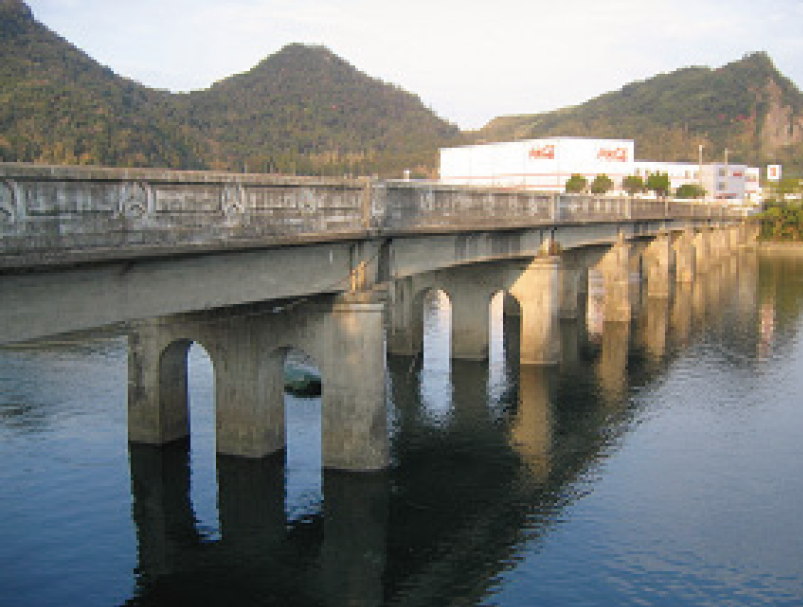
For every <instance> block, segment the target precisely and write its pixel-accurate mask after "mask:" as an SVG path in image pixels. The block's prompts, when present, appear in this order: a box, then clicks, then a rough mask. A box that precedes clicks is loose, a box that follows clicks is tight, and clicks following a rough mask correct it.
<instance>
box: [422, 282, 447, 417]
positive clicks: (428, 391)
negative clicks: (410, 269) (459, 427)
mask: <svg viewBox="0 0 803 607" xmlns="http://www.w3.org/2000/svg"><path fill="white" fill-rule="evenodd" d="M421 305H422V308H423V317H424V319H423V321H424V322H423V326H424V340H423V355H422V365H421V374H420V390H421V405H422V407H423V409H424V413H425V414H426V416H427V417H428V418H429V419H430V420H431V421H433V422H435V423H440V422H441V421H443V420H444V419H445V418H446V417H448V416H449V415H450V412H451V409H452V383H451V370H452V358H451V349H452V302H451V299H450V297H449V295H448V294H447V293H446V292H445V291H443V290H440V289H429V290H427V291H426V292H424V293H422V302H421Z"/></svg>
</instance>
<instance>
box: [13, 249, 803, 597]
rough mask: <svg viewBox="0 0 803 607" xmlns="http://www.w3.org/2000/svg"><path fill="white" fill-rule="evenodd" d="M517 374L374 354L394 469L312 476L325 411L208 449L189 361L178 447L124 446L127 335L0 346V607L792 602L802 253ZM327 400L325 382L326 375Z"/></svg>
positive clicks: (802, 541)
mask: <svg viewBox="0 0 803 607" xmlns="http://www.w3.org/2000/svg"><path fill="white" fill-rule="evenodd" d="M634 296H635V298H636V301H637V306H636V308H637V316H636V318H634V320H633V322H632V323H630V324H629V325H628V324H626V323H625V324H622V323H602V322H601V319H600V316H599V313H598V311H597V310H598V309H597V307H596V306H597V304H598V302H597V300H596V298H595V297H596V296H595V293H593V292H592V296H591V298H590V299H589V304H588V306H587V307H585V308H584V309H583V315H582V320H581V321H577V322H563V323H562V346H563V353H564V362H563V363H562V364H561V365H560V366H557V367H554V368H548V369H539V368H526V369H521V370H520V369H519V366H518V364H517V363H516V362H515V361H516V360H517V354H516V348H517V337H516V336H517V331H518V328H517V319H516V318H515V317H510V318H506V319H505V321H504V322H503V321H502V320H501V315H500V310H501V305H500V302H499V301H498V300H497V301H495V303H494V305H495V314H494V319H495V320H494V323H493V327H492V344H491V360H490V363H473V362H461V361H451V362H450V361H449V357H448V352H449V306H448V300H446V299H445V297H444V296H440V297H433V298H431V299H429V300H428V304H427V305H428V308H427V315H426V335H425V352H424V355H423V356H422V357H421V358H419V359H410V358H400V357H390V358H389V361H388V380H387V381H388V411H389V420H390V426H391V435H392V439H391V440H392V442H391V451H392V467H391V468H390V470H388V471H387V472H384V473H379V474H367V475H349V474H342V473H335V472H329V471H326V472H322V471H321V468H320V464H319V462H320V400H319V399H316V398H308V399H304V398H293V397H290V396H288V397H287V400H286V403H287V411H288V416H287V424H288V449H287V451H286V454H285V455H284V456H281V457H273V458H269V459H268V460H266V461H262V462H252V461H241V460H237V459H231V458H225V457H216V456H215V454H214V432H213V428H214V421H213V415H214V414H213V379H212V367H211V363H210V361H209V359H208V357H207V356H206V354H205V352H204V351H203V350H202V349H201V348H199V347H193V348H192V349H191V353H190V392H191V401H192V403H191V412H192V422H191V425H192V441H191V444H178V445H174V446H171V447H169V448H164V449H156V448H148V447H142V446H139V447H134V446H132V447H129V445H128V444H127V442H126V374H127V369H126V365H127V360H126V356H127V355H126V341H125V337H121V336H114V335H93V336H83V337H81V338H72V339H67V338H65V339H62V340H58V341H51V342H46V343H40V344H35V345H27V346H24V347H17V348H13V349H4V350H0V605H2V606H12V605H13V606H16V605H20V606H44V605H52V606H56V605H58V606H64V605H76V606H77V605H81V606H94V605H98V606H100V605H103V606H108V605H171V606H172V605H179V604H188V605H190V604H197V605H215V604H220V605H227V606H232V605H281V606H283V607H291V606H294V605H333V606H335V605H336V606H341V605H355V606H357V605H359V606H362V605H365V606H378V605H405V606H407V605H420V606H428V605H461V606H465V605H502V606H520V605H521V606H523V605H527V606H538V605H556V606H557V605H560V606H564V605H573V606H577V605H583V606H585V605H588V606H596V605H599V606H603V605H604V606H607V605H615V606H619V607H621V606H626V605H639V606H644V605H666V606H670V605H671V606H677V605H684V606H689V605H710V606H723V605H726V606H729V605H734V606H736V605H745V606H747V605H750V606H753V605H773V606H778V605H790V606H791V605H797V606H799V605H803V512H802V511H801V510H802V509H803V396H801V395H803V339H801V331H802V330H803V256H801V257H794V256H780V257H778V256H773V257H768V256H765V255H762V256H760V257H759V258H758V259H757V258H756V257H755V256H752V257H751V256H749V255H748V256H741V257H733V258H731V259H730V260H729V261H727V262H726V263H725V264H723V265H722V266H721V267H719V268H718V269H717V270H716V271H713V272H711V273H709V274H707V275H705V276H702V277H700V278H699V280H698V282H697V284H696V285H695V286H694V287H693V288H682V289H678V290H677V291H676V293H675V294H674V295H673V298H672V299H671V300H670V301H668V302H667V301H666V300H649V299H647V298H646V297H645V296H644V295H643V294H640V293H639V286H638V284H637V283H635V284H634ZM324 390H325V386H324Z"/></svg>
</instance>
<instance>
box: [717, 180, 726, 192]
mask: <svg viewBox="0 0 803 607" xmlns="http://www.w3.org/2000/svg"><path fill="white" fill-rule="evenodd" d="M717 189H718V190H719V191H720V192H724V191H725V190H727V189H728V184H727V183H725V182H724V181H720V182H719V183H718V184H717Z"/></svg>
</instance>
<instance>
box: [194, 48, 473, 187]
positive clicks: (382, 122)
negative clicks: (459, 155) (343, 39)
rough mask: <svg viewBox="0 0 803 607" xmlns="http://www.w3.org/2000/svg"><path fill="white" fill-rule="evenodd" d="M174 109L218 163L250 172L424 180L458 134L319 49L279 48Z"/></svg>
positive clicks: (407, 97) (416, 102) (403, 95)
mask: <svg viewBox="0 0 803 607" xmlns="http://www.w3.org/2000/svg"><path fill="white" fill-rule="evenodd" d="M181 105H182V108H183V111H184V112H186V116H188V121H189V123H190V124H192V125H193V126H194V127H195V128H197V129H198V131H199V132H200V133H201V134H202V135H203V137H204V138H206V139H209V140H212V141H215V142H218V143H219V144H220V147H221V149H222V150H225V153H226V155H227V157H228V158H234V159H235V161H236V162H241V163H245V164H248V165H249V166H252V167H259V168H260V169H264V168H265V167H266V166H278V168H279V169H280V170H282V171H289V170H292V169H296V170H301V171H302V172H309V171H313V172H314V171H315V168H316V167H320V166H327V167H329V169H330V170H332V171H334V173H335V174H336V173H338V172H339V173H344V172H355V168H356V169H357V170H356V172H363V173H365V172H370V171H372V170H376V169H377V168H382V167H386V168H397V169H398V168H411V169H412V168H416V167H419V168H420V169H421V170H431V169H432V168H434V167H435V165H436V163H437V156H436V154H437V149H438V147H440V146H443V145H449V144H452V143H456V142H462V135H461V133H460V131H459V130H458V128H457V127H456V126H454V125H451V124H449V123H447V122H445V121H444V120H441V119H440V118H438V117H437V116H436V115H435V114H434V113H433V112H432V111H430V110H429V109H427V108H426V107H425V106H424V104H423V103H422V102H421V100H420V99H419V98H418V97H416V96H415V95H412V94H410V93H408V92H405V91H403V90H402V89H400V88H398V87H396V86H393V85H390V84H386V83H384V82H381V81H379V80H376V79H374V78H370V77H369V76H367V75H365V74H363V73H362V72H360V71H358V70H357V69H355V68H354V67H352V66H351V65H349V64H348V63H347V62H346V61H344V60H343V59H341V58H340V57H338V56H337V55H335V54H334V53H332V52H331V51H329V50H327V49H326V48H324V47H321V46H304V45H301V44H291V45H289V46H286V47H284V48H283V49H282V50H280V51H279V52H277V53H276V54H274V55H271V56H270V57H268V58H267V59H265V60H263V61H262V62H261V63H260V64H259V65H257V66H256V67H254V68H253V69H251V70H250V71H248V72H246V73H244V74H240V75H236V76H232V77H230V78H227V79H225V80H223V81H221V82H218V83H216V84H214V85H213V86H212V87H210V88H209V89H207V90H204V91H198V92H194V93H190V94H189V95H187V96H186V97H185V98H184V99H183V103H182V104H181ZM213 160H214V162H216V163H217V162H220V161H221V160H223V161H224V162H225V160H224V159H223V158H219V157H218V158H214V159H213Z"/></svg>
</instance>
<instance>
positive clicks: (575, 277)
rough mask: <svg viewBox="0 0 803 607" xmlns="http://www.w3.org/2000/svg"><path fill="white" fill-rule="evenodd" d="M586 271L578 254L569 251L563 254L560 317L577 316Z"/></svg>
mask: <svg viewBox="0 0 803 607" xmlns="http://www.w3.org/2000/svg"><path fill="white" fill-rule="evenodd" d="M585 271H586V270H585V268H584V267H582V266H581V265H580V262H579V260H578V259H576V256H574V255H571V254H569V253H564V254H563V255H562V256H561V267H560V304H559V305H560V310H559V315H560V318H562V319H566V320H573V319H576V318H577V300H578V298H579V296H580V290H581V288H582V287H581V282H582V280H583V278H584V277H585Z"/></svg>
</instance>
